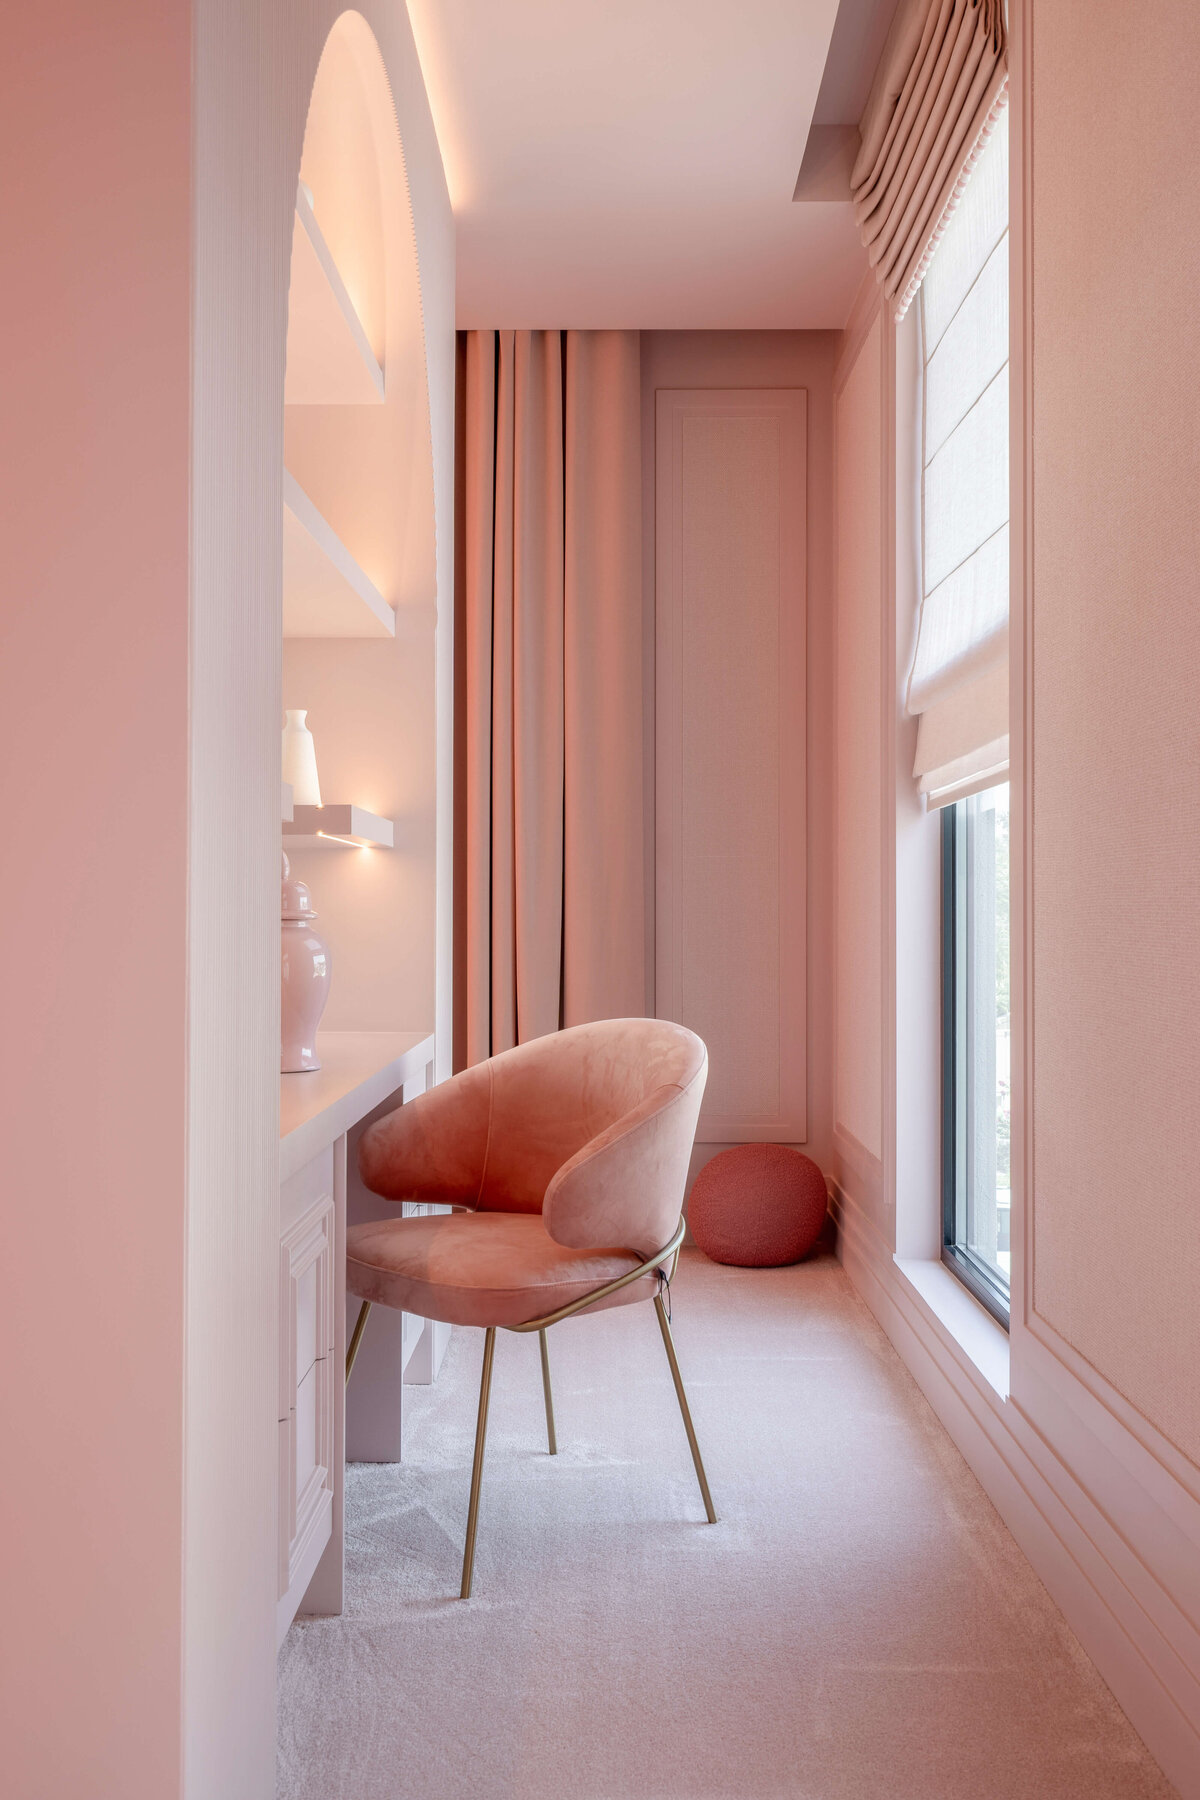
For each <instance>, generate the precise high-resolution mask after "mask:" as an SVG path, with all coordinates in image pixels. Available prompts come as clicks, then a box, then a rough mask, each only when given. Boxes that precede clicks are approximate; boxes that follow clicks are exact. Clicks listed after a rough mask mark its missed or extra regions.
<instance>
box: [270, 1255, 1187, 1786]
mask: <svg viewBox="0 0 1200 1800" xmlns="http://www.w3.org/2000/svg"><path fill="white" fill-rule="evenodd" d="M673 1286H674V1326H675V1335H676V1343H677V1345H678V1349H679V1357H680V1363H681V1366H682V1370H683V1375H684V1380H685V1382H686V1383H687V1386H688V1392H689V1396H690V1399H691V1403H692V1410H693V1415H694V1417H695V1421H696V1428H697V1432H698V1434H699V1438H700V1443H701V1447H702V1449H703V1452H704V1455H705V1461H706V1464H707V1467H708V1474H709V1480H710V1482H711V1484H712V1489H713V1497H714V1500H715V1502H716V1506H717V1511H718V1513H719V1514H720V1522H719V1523H718V1524H717V1525H712V1526H710V1525H707V1524H706V1523H705V1522H704V1511H703V1506H702V1504H701V1500H700V1494H699V1491H698V1488H697V1486H696V1481H695V1477H694V1475H693V1471H692V1465H691V1460H690V1458H689V1455H688V1449H687V1442H686V1439H685V1437H684V1433H683V1427H682V1424H681V1421H680V1418H679V1413H678V1410H677V1407H676V1404H675V1395H674V1390H673V1388H672V1386H671V1380H670V1375H669V1372H668V1369H667V1364H666V1358H665V1357H664V1355H663V1348H662V1342H661V1339H660V1337H659V1333H658V1327H657V1324H656V1322H655V1318H654V1311H653V1308H652V1307H650V1306H648V1305H647V1306H635V1307H629V1308H624V1309H621V1310H618V1311H613V1312H606V1313H601V1314H598V1315H596V1316H595V1317H593V1318H590V1319H575V1320H568V1321H567V1322H566V1323H564V1324H563V1325H561V1326H559V1327H556V1328H555V1329H554V1330H552V1331H551V1332H550V1338H549V1342H550V1354H551V1364H552V1370H553V1375H554V1386H555V1403H556V1412H557V1425H558V1443H559V1454H558V1456H557V1457H554V1458H551V1457H549V1456H548V1455H547V1453H546V1439H545V1418H544V1413H543V1410H542V1396H541V1380H540V1365H539V1361H538V1342H537V1338H536V1336H530V1337H513V1336H511V1335H509V1334H507V1333H504V1332H501V1333H500V1334H499V1339H498V1342H497V1346H496V1363H495V1373H494V1377H493V1386H492V1410H491V1426H490V1431H489V1438H488V1446H487V1462H486V1467H485V1472H484V1483H483V1500H482V1507H481V1513H480V1526H479V1543H478V1549H477V1552H476V1562H475V1591H474V1597H473V1598H472V1599H471V1600H470V1601H467V1602H460V1601H459V1600H458V1599H457V1598H456V1597H455V1596H456V1595H457V1591H458V1581H459V1575H460V1565H461V1557H462V1545H463V1534H464V1528H465V1520H466V1508H467V1496H468V1486H469V1481H470V1468H471V1456H472V1449H473V1437H474V1427H475V1407H476V1402H477V1397H478V1380H479V1369H480V1361H481V1356H482V1345H483V1333H482V1332H480V1331H470V1330H465V1329H464V1330H457V1331H456V1332H455V1333H454V1336H453V1338H452V1340H451V1344H450V1349H449V1351H448V1353H447V1357H446V1362H445V1365H444V1367H443V1371H442V1374H441V1376H440V1377H439V1380H438V1382H437V1383H436V1385H435V1386H434V1387H432V1388H428V1389H419V1388H408V1389H406V1391H405V1401H406V1407H407V1417H406V1425H405V1429H406V1444H405V1460H404V1462H403V1463H401V1464H396V1465H394V1466H370V1465H360V1466H355V1467H352V1468H351V1469H350V1471H349V1475H348V1493H347V1603H346V1610H345V1612H344V1614H343V1615H342V1617H341V1618H339V1619H330V1620H318V1621H312V1622H300V1623H297V1624H296V1625H295V1626H293V1628H292V1630H291V1632H290V1633H289V1635H288V1638H287V1640H286V1642H285V1644H284V1646H283V1649H282V1650H281V1652H280V1664H279V1668H280V1686H279V1698H280V1712H279V1717H280V1743H279V1787H278V1792H279V1795H280V1797H281V1800H409V1797H410V1796H411V1797H412V1800H460V1797H462V1800H466V1797H467V1796H470V1797H472V1800H509V1797H512V1800H518V1797H519V1800H633V1797H636V1800H784V1797H786V1800H1151V1797H1153V1800H1169V1796H1171V1795H1172V1794H1173V1793H1174V1789H1173V1788H1171V1787H1170V1786H1169V1784H1168V1783H1167V1781H1166V1780H1165V1778H1164V1777H1163V1776H1162V1774H1161V1773H1160V1772H1159V1770H1158V1768H1157V1766H1156V1765H1155V1763H1154V1762H1153V1760H1152V1759H1151V1757H1150V1755H1149V1753H1148V1751H1147V1750H1146V1749H1145V1747H1144V1745H1143V1744H1142V1742H1141V1740H1140V1739H1139V1738H1138V1737H1137V1735H1136V1734H1135V1732H1134V1731H1133V1728H1132V1727H1131V1726H1130V1724H1129V1723H1128V1721H1127V1720H1126V1718H1125V1716H1124V1714H1123V1713H1122V1712H1121V1711H1120V1709H1119V1707H1118V1706H1117V1704H1116V1702H1115V1700H1114V1699H1113V1697H1112V1695H1111V1694H1110V1692H1109V1690H1108V1689H1107V1687H1106V1686H1105V1684H1104V1683H1103V1681H1102V1680H1101V1678H1100V1676H1099V1674H1098V1673H1097V1671H1096V1670H1095V1668H1094V1667H1093V1665H1092V1663H1091V1662H1090V1661H1089V1659H1088V1658H1087V1656H1086V1655H1085V1654H1084V1652H1083V1650H1082V1649H1081V1647H1080V1645H1079V1643H1078V1642H1077V1640H1076V1639H1075V1637H1074V1636H1073V1634H1072V1633H1071V1631H1070V1630H1069V1629H1068V1627H1067V1625H1066V1623H1065V1621H1064V1619H1063V1618H1062V1615H1061V1614H1060V1613H1059V1611H1058V1609H1057V1608H1056V1606H1055V1605H1054V1603H1053V1601H1052V1600H1051V1599H1050V1597H1049V1595H1048V1594H1047V1593H1046V1591H1045V1589H1044V1588H1043V1587H1042V1585H1041V1583H1040V1582H1039V1580H1038V1578H1037V1576H1036V1575H1035V1574H1034V1573H1033V1570H1032V1569H1031V1568H1030V1566H1029V1564H1028V1562H1027V1561H1026V1560H1025V1558H1024V1556H1023V1555H1022V1554H1021V1552H1020V1551H1019V1550H1018V1548H1017V1546H1016V1544H1015V1543H1014V1541H1013V1539H1012V1538H1011V1537H1010V1536H1009V1534H1008V1532H1007V1530H1006V1529H1005V1527H1004V1525H1003V1524H1002V1523H1001V1521H1000V1519H999V1517H998V1516H997V1514H996V1513H995V1511H994V1510H993V1508H992V1506H991V1504H990V1502H989V1501H988V1500H987V1498H986V1496H985V1495H984V1493H983V1491H982V1490H981V1488H980V1487H979V1485H978V1483H977V1482H976V1480H975V1478H974V1476H973V1475H972V1474H971V1472H970V1470H969V1469H968V1468H967V1466H966V1464H965V1463H964V1462H963V1460H962V1458H961V1456H960V1455H959V1453H958V1452H957V1450H956V1449H955V1448H954V1446H953V1444H952V1443H951V1441H950V1439H949V1438H948V1437H947V1436H946V1434H945V1432H944V1431H943V1429H942V1427H941V1426H940V1425H939V1423H938V1422H937V1420H936V1418H935V1417H934V1415H933V1413H932V1412H931V1410H930V1409H929V1407H928V1405H927V1404H926V1402H925V1400H924V1398H923V1397H922V1395H921V1394H920V1392H919V1390H918V1389H917V1387H916V1386H915V1384H914V1383H913V1381H912V1380H911V1378H910V1377H909V1375H908V1372H907V1371H906V1370H905V1368H904V1367H903V1365H902V1364H901V1362H900V1360H899V1358H898V1357H897V1356H896V1354H895V1353H894V1351H893V1350H892V1348H891V1346H890V1345H889V1344H888V1342H887V1340H886V1338H885V1337H884V1336H883V1334H882V1332H881V1331H880V1330H879V1328H878V1326H877V1325H876V1323H875V1321H874V1320H873V1318H872V1317H871V1315H870V1313H869V1312H868V1311H867V1310H866V1308H865V1307H864V1306H863V1305H862V1304H861V1303H860V1301H859V1300H858V1299H857V1297H856V1295H855V1293H854V1291H853V1289H852V1288H851V1286H850V1284H849V1282H848V1281H847V1279H846V1277H845V1275H844V1274H843V1272H842V1270H841V1268H840V1267H839V1265H838V1264H837V1262H836V1261H835V1260H834V1259H833V1258H832V1257H830V1256H828V1255H821V1256H818V1257H816V1258H815V1259H813V1260H811V1261H809V1262H806V1263H802V1264H799V1265H797V1266H795V1267H791V1268H781V1269H734V1268H727V1267H718V1266H717V1265H715V1264H712V1263H709V1262H707V1261H706V1260H705V1259H703V1258H702V1257H701V1256H700V1255H699V1253H697V1252H691V1253H687V1254H685V1256H684V1258H683V1260H682V1263H681V1266H680V1269H679V1272H678V1274H677V1276H676V1278H675V1282H674V1284H673Z"/></svg>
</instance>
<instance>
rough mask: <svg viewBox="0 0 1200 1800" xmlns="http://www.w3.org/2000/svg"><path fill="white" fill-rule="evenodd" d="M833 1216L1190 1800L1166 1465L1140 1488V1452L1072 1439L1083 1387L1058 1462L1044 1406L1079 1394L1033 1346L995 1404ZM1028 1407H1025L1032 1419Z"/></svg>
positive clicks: (1199, 1701)
mask: <svg viewBox="0 0 1200 1800" xmlns="http://www.w3.org/2000/svg"><path fill="white" fill-rule="evenodd" d="M832 1205H833V1211H834V1215H835V1218H836V1220H837V1225H838V1255H839V1257H840V1259H841V1261H842V1264H843V1266H844V1268H845V1270H846V1273H847V1275H848V1276H849V1277H850V1279H851V1281H852V1282H853V1283H854V1286H855V1287H856V1288H857V1290H858V1292H859V1294H860V1295H861V1297H862V1299H863V1300H864V1301H865V1302H866V1304H867V1306H868V1307H869V1308H870V1309H871V1311H872V1313H873V1314H874V1315H875V1317H876V1319H877V1320H878V1321H879V1323H880V1325H881V1326H882V1328H883V1330H884V1331H885V1332H886V1333H887V1335H888V1337H889V1338H890V1339H891V1341H892V1343H893V1345H894V1346H895V1348H896V1350H897V1352H898V1353H899V1355H900V1357H901V1359H902V1360H903V1362H904V1363H905V1364H906V1366H907V1367H908V1369H909V1370H910V1372H911V1373H912V1375H913V1377H914V1378H915V1380H916V1382H917V1384H918V1386H919V1387H920V1388H921V1391H922V1392H923V1393H924V1395H925V1397H926V1399H927V1400H928V1401H929V1403H930V1405H931V1406H932V1407H933V1409H934V1411H935V1412H936V1414H937V1416H938V1418H939V1419H940V1420H941V1422H942V1424H943V1425H944V1426H945V1427H946V1430H947V1431H948V1432H949V1433H950V1436H951V1437H952V1438H953V1440H954V1442H955V1444H957V1446H958V1448H959V1450H960V1451H961V1452H962V1454H963V1456H964V1457H965V1459H966V1461H967V1463H968V1464H969V1465H970V1467H971V1469H972V1470H973V1472H974V1474H975V1475H976V1477H977V1478H978V1480H979V1482H980V1483H981V1485H982V1486H983V1488H984V1490H985V1492H986V1493H987V1495H988V1497H989V1499H990V1500H991V1501H992V1503H993V1505H994V1506H995V1507H996V1509H997V1511H998V1512H999V1513H1000V1516H1001V1517H1002V1518H1003V1520H1004V1522H1005V1524H1006V1525H1007V1526H1008V1528H1009V1530H1010V1531H1011V1532H1012V1534H1013V1536H1014V1538H1015V1539H1016V1540H1017V1542H1018V1544H1019V1545H1020V1546H1021V1549H1022V1550H1023V1551H1024V1552H1025V1554H1026V1556H1027V1557H1028V1558H1029V1560H1030V1562H1031V1563H1032V1565H1033V1567H1034V1569H1035V1570H1036V1571H1037V1573H1038V1575H1039V1576H1040V1578H1041V1579H1042V1581H1043V1582H1044V1583H1045V1585H1046V1587H1047V1589H1048V1590H1049V1592H1050V1593H1051V1595H1052V1596H1053V1597H1054V1599H1055V1601H1056V1602H1057V1604H1058V1605H1059V1606H1060V1607H1061V1609H1062V1611H1063V1613H1064V1615H1065V1617H1066V1619H1067V1621H1068V1623H1069V1624H1070V1626H1071V1628H1072V1629H1073V1631H1074V1632H1075V1633H1076V1635H1077V1637H1078V1638H1079V1640H1080V1642H1081V1643H1082V1644H1083V1646H1084V1648H1085V1649H1086V1650H1087V1652H1088V1654H1089V1656H1090V1657H1091V1658H1092V1660H1093V1661H1094V1662H1095V1664H1096V1666H1097V1668H1098V1669H1099V1671H1100V1673H1101V1674H1102V1675H1103V1677H1104V1679H1105V1680H1106V1681H1107V1683H1108V1685H1109V1687H1110V1688H1111V1689H1112V1691H1113V1693H1114V1695H1115V1696H1116V1698H1117V1700H1118V1702H1119V1703H1120V1705H1121V1706H1122V1707H1123V1709H1124V1711H1125V1712H1126V1714H1127V1715H1128V1717H1129V1719H1130V1721H1131V1722H1132V1724H1133V1726H1134V1728H1135V1729H1136V1730H1137V1731H1138V1732H1139V1733H1140V1735H1141V1736H1142V1738H1143V1739H1144V1741H1145V1743H1146V1745H1147V1747H1148V1748H1149V1750H1150V1752H1151V1754H1152V1755H1153V1756H1154V1757H1155V1758H1156V1759H1157V1760H1158V1762H1159V1764H1160V1765H1161V1767H1162V1769H1163V1771H1164V1772H1165V1774H1166V1775H1167V1777H1168V1779H1169V1780H1171V1781H1172V1782H1173V1783H1174V1784H1175V1786H1176V1787H1177V1788H1178V1790H1179V1793H1180V1795H1181V1796H1182V1797H1183V1800H1200V1630H1198V1629H1197V1619H1198V1618H1200V1503H1198V1502H1197V1499H1196V1496H1195V1495H1194V1494H1193V1493H1191V1492H1189V1491H1188V1490H1187V1488H1186V1487H1184V1486H1183V1485H1182V1484H1181V1483H1180V1482H1179V1481H1178V1479H1177V1478H1176V1473H1175V1472H1174V1471H1173V1470H1171V1469H1169V1468H1167V1467H1166V1466H1165V1465H1164V1464H1163V1463H1162V1462H1158V1463H1157V1464H1156V1465H1155V1468H1154V1473H1153V1479H1150V1475H1149V1471H1148V1469H1147V1466H1146V1465H1147V1458H1148V1452H1147V1450H1146V1448H1145V1445H1144V1442H1142V1441H1140V1440H1137V1439H1135V1438H1134V1437H1133V1435H1132V1434H1131V1433H1130V1432H1128V1431H1127V1429H1126V1427H1125V1425H1124V1424H1123V1423H1121V1421H1120V1420H1118V1419H1117V1418H1116V1417H1115V1415H1114V1414H1113V1413H1111V1412H1109V1413H1106V1414H1105V1424H1104V1428H1103V1432H1102V1434H1101V1433H1100V1432H1098V1431H1097V1430H1096V1429H1095V1426H1094V1421H1093V1422H1092V1425H1091V1427H1088V1426H1087V1425H1086V1424H1081V1420H1082V1421H1087V1419H1088V1409H1089V1407H1090V1408H1092V1409H1094V1408H1095V1407H1096V1406H1097V1405H1098V1402H1097V1401H1096V1399H1095V1396H1094V1395H1093V1394H1090V1393H1089V1392H1088V1390H1086V1389H1084V1387H1083V1384H1082V1383H1076V1385H1077V1386H1078V1387H1079V1403H1078V1405H1077V1406H1072V1405H1070V1403H1069V1401H1068V1402H1067V1416H1066V1417H1065V1418H1064V1419H1063V1420H1062V1429H1061V1430H1059V1431H1056V1436H1057V1437H1058V1440H1059V1444H1058V1447H1056V1445H1055V1444H1054V1443H1052V1442H1051V1441H1050V1439H1049V1437H1048V1436H1047V1435H1046V1427H1047V1425H1048V1423H1049V1422H1050V1421H1052V1420H1053V1418H1054V1413H1053V1406H1054V1404H1055V1398H1056V1397H1057V1403H1058V1405H1059V1406H1060V1407H1061V1406H1062V1405H1063V1403H1064V1402H1063V1392H1064V1379H1063V1378H1064V1377H1065V1382H1066V1384H1069V1383H1070V1382H1072V1381H1074V1379H1075V1378H1074V1377H1073V1376H1072V1375H1071V1374H1070V1372H1069V1371H1068V1370H1067V1369H1066V1368H1065V1367H1064V1365H1063V1364H1061V1363H1058V1364H1056V1371H1057V1373H1056V1375H1055V1378H1054V1380H1053V1382H1052V1383H1048V1382H1046V1380H1045V1379H1044V1372H1042V1373H1040V1374H1039V1365H1040V1364H1041V1363H1042V1362H1043V1360H1044V1359H1045V1358H1046V1357H1047V1356H1048V1352H1046V1351H1045V1350H1044V1349H1042V1348H1041V1347H1040V1346H1036V1345H1035V1346H1031V1349H1032V1351H1033V1354H1032V1355H1030V1356H1029V1357H1028V1360H1026V1356H1025V1353H1024V1352H1022V1353H1021V1355H1020V1366H1019V1368H1018V1369H1014V1371H1013V1381H1012V1386H1013V1390H1014V1392H1015V1393H1016V1394H1017V1395H1018V1399H1015V1400H1014V1399H1003V1398H1001V1396H1000V1395H999V1394H998V1393H997V1391H996V1389H995V1387H994V1386H993V1385H992V1384H991V1383H990V1382H989V1381H987V1380H986V1379H985V1378H984V1376H983V1375H982V1374H981V1372H980V1370H979V1369H978V1368H976V1367H975V1365H974V1364H973V1363H972V1361H971V1359H970V1358H969V1357H968V1356H967V1355H966V1353H965V1352H964V1351H963V1349H962V1348H961V1346H960V1345H959V1344H958V1343H957V1342H956V1341H955V1339H954V1338H953V1337H952V1336H951V1334H950V1333H949V1332H948V1331H947V1330H946V1328H945V1326H944V1325H942V1324H941V1322H940V1321H939V1319H938V1318H937V1317H936V1315H935V1314H934V1313H933V1311H932V1310H931V1309H930V1308H929V1306H928V1305H927V1304H926V1303H925V1302H924V1301H923V1300H922V1297H921V1295H920V1293H919V1292H918V1290H917V1288H916V1287H915V1286H914V1285H913V1283H912V1282H911V1281H909V1280H908V1279H907V1278H906V1277H905V1275H904V1274H903V1273H902V1271H901V1270H900V1269H899V1268H898V1267H897V1266H896V1264H895V1261H894V1259H893V1258H892V1256H891V1254H890V1252H889V1250H888V1249H887V1247H886V1245H885V1244H884V1243H883V1241H882V1240H881V1239H880V1237H879V1235H878V1233H877V1232H876V1230H875V1228H874V1227H873V1226H872V1225H871V1223H870V1221H869V1219H868V1218H867V1217H866V1216H865V1215H864V1213H863V1212H862V1211H861V1209H860V1208H859V1207H858V1206H857V1205H856V1204H855V1201H854V1200H853V1198H852V1197H851V1196H850V1195H848V1194H847V1193H846V1192H845V1191H844V1190H843V1189H842V1188H840V1187H838V1188H837V1189H836V1191H835V1194H834V1197H833V1202H832ZM1014 1354H1017V1348H1016V1346H1014ZM1023 1395H1035V1396H1036V1397H1037V1404H1036V1406H1034V1407H1032V1408H1031V1407H1030V1405H1029V1404H1028V1403H1023V1402H1022V1399H1021V1398H1020V1397H1021V1396H1023ZM1034 1412H1036V1413H1037V1415H1038V1418H1039V1420H1040V1424H1041V1429H1039V1425H1038V1424H1035V1423H1034V1417H1033V1416H1032V1415H1033V1413H1034ZM1068 1424H1070V1425H1071V1426H1072V1427H1073V1429H1072V1430H1070V1431H1068V1429H1067V1427H1068ZM1064 1446H1066V1448H1065V1450H1064ZM1068 1455H1069V1457H1070V1462H1069V1463H1068V1460H1067V1456H1068ZM1114 1521H1119V1528H1118V1524H1117V1523H1115V1522H1114Z"/></svg>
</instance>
